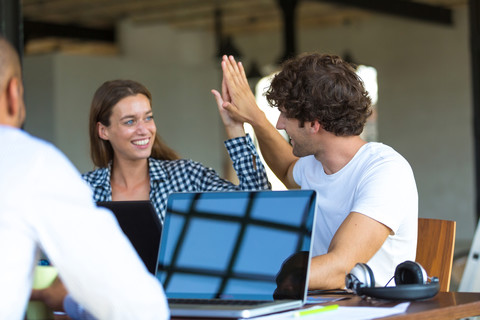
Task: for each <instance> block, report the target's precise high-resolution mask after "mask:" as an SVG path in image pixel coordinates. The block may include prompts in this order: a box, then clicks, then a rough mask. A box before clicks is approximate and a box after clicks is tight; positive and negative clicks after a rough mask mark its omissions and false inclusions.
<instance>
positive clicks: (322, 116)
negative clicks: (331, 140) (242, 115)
mask: <svg viewBox="0 0 480 320" xmlns="http://www.w3.org/2000/svg"><path fill="white" fill-rule="evenodd" d="M265 95H266V98H267V101H268V103H269V104H270V105H271V106H272V107H277V108H279V109H280V110H281V111H282V112H284V113H285V116H286V117H287V118H294V119H298V120H300V126H302V127H303V124H304V122H306V121H314V120H317V121H318V122H319V123H320V124H321V125H322V127H323V128H324V129H325V130H326V131H329V132H332V133H333V134H335V135H336V136H350V135H359V134H360V133H362V131H363V127H364V126H365V122H366V121H367V118H368V116H370V114H371V113H372V110H371V104H372V102H371V100H370V97H369V96H368V93H367V91H366V90H365V87H364V85H363V81H362V80H361V79H360V78H359V77H358V75H357V74H356V73H355V70H354V69H353V67H352V65H350V64H349V63H348V62H345V61H343V60H342V59H341V58H340V57H338V56H335V55H328V54H318V53H310V54H304V55H300V56H298V57H296V58H292V59H290V60H287V61H286V62H285V63H284V64H283V68H282V71H281V72H280V73H278V74H277V75H276V76H275V77H274V78H273V80H272V83H271V86H270V88H269V89H268V90H267V92H266V94H265Z"/></svg>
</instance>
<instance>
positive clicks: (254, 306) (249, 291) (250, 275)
mask: <svg viewBox="0 0 480 320" xmlns="http://www.w3.org/2000/svg"><path fill="white" fill-rule="evenodd" d="M315 203H316V194H315V192H314V191H312V190H289V191H252V192H244V191H239V192H200V193H174V194H171V195H170V196H169V198H168V203H167V212H166V218H165V223H164V226H163V235H162V241H161V248H160V254H159V264H158V272H157V277H158V278H159V279H160V281H161V282H162V284H163V287H164V290H165V292H166V294H167V297H168V300H169V307H170V311H171V314H172V316H186V317H206V318H214V317H224V318H249V317H254V316H259V315H264V314H269V313H274V312H280V311H284V310H289V309H293V308H298V307H301V306H302V305H303V304H304V303H305V301H306V297H307V289H308V281H307V280H308V274H309V267H310V258H311V247H312V239H313V238H312V237H313V234H312V231H313V225H314V219H315Z"/></svg>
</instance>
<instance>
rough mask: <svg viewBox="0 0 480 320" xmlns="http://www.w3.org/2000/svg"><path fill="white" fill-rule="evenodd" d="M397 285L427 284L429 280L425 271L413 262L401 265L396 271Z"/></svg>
mask: <svg viewBox="0 0 480 320" xmlns="http://www.w3.org/2000/svg"><path fill="white" fill-rule="evenodd" d="M394 278H395V285H397V286H398V285H402V284H426V283H427V280H428V276H427V273H426V272H425V269H423V267H422V266H421V265H420V264H419V263H417V262H413V261H405V262H402V263H400V264H399V265H398V266H397V268H396V269H395V276H394Z"/></svg>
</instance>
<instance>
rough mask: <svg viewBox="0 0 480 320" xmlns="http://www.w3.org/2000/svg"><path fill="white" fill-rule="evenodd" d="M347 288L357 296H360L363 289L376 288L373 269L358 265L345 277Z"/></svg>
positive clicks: (362, 264)
mask: <svg viewBox="0 0 480 320" xmlns="http://www.w3.org/2000/svg"><path fill="white" fill-rule="evenodd" d="M345 286H346V288H347V289H351V290H353V292H355V293H357V294H360V291H361V289H362V288H373V287H375V277H374V276H373V271H372V269H370V267H369V266H368V265H366V264H364V263H357V264H356V265H355V267H353V269H352V270H351V271H350V273H349V274H347V276H346V277H345Z"/></svg>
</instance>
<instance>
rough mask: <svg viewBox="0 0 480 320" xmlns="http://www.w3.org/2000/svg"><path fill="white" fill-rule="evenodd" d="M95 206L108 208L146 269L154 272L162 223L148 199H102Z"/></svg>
mask: <svg viewBox="0 0 480 320" xmlns="http://www.w3.org/2000/svg"><path fill="white" fill-rule="evenodd" d="M97 206H101V207H105V208H108V209H110V210H111V211H112V212H113V214H114V215H115V217H116V218H117V221H118V224H119V225H120V227H121V228H122V231H123V233H125V235H126V236H127V237H128V239H129V240H130V242H131V243H132V245H133V247H134V248H135V250H136V251H137V253H138V255H139V256H140V258H142V260H143V263H144V264H145V266H146V267H147V269H148V271H150V272H151V273H152V274H154V275H155V274H156V271H157V263H158V252H159V248H160V238H161V235H162V224H161V222H160V219H159V217H158V215H157V213H156V211H155V208H154V207H153V205H152V203H151V202H150V201H104V202H101V201H100V202H97Z"/></svg>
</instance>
